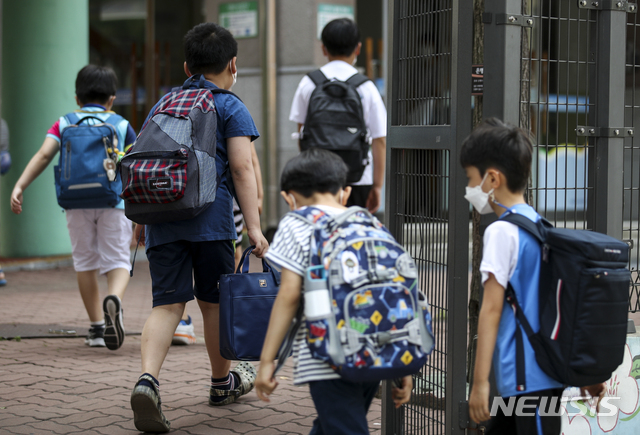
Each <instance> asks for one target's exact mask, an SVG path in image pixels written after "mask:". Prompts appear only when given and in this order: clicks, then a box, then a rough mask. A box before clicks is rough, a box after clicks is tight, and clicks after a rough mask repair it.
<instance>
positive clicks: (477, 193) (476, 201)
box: [464, 172, 494, 214]
mask: <svg viewBox="0 0 640 435" xmlns="http://www.w3.org/2000/svg"><path fill="white" fill-rule="evenodd" d="M487 175H489V173H488V172H487V173H486V174H484V178H483V179H482V181H481V182H480V184H479V185H477V186H476V187H469V186H467V187H466V188H465V190H466V194H465V195H464V199H466V200H467V201H469V202H470V203H471V205H473V207H474V208H475V209H476V210H477V211H478V213H480V214H489V213H492V212H493V209H492V208H491V204H490V203H489V197H491V199H492V200H494V197H493V189H491V190H490V191H489V192H486V193H485V192H483V191H482V185H483V184H484V180H486V179H487Z"/></svg>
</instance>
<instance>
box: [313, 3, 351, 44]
mask: <svg viewBox="0 0 640 435" xmlns="http://www.w3.org/2000/svg"><path fill="white" fill-rule="evenodd" d="M338 18H349V19H351V20H354V13H353V6H345V5H328V4H319V5H318V39H320V35H322V29H324V26H326V25H327V23H328V22H329V21H333V20H336V19H338Z"/></svg>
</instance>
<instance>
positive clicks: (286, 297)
mask: <svg viewBox="0 0 640 435" xmlns="http://www.w3.org/2000/svg"><path fill="white" fill-rule="evenodd" d="M347 171H348V169H347V166H346V164H345V163H344V162H343V160H342V159H341V158H340V157H339V156H338V155H337V154H334V153H332V152H330V151H326V150H322V149H317V148H312V149H309V150H307V151H304V152H302V153H300V154H299V155H298V156H296V157H294V158H293V159H291V160H290V161H289V162H288V163H287V164H286V166H285V167H284V170H283V172H282V177H281V179H280V183H281V188H282V192H281V195H282V197H283V198H284V200H285V201H286V202H287V204H289V207H290V208H291V210H296V209H298V208H303V207H307V206H313V207H316V208H318V209H320V210H322V211H323V212H324V213H326V214H328V215H330V216H332V215H337V214H339V213H341V212H342V211H344V210H345V209H346V207H345V206H344V204H346V202H347V199H348V197H349V194H350V193H351V187H349V186H346V181H347ZM345 186H346V187H345ZM312 231H313V227H312V226H311V225H309V224H307V223H305V222H303V221H301V220H300V219H296V218H294V217H291V216H285V217H284V218H283V219H282V221H281V222H280V225H279V226H278V231H277V232H276V234H275V236H274V239H273V243H272V244H271V247H270V249H269V251H268V252H267V255H266V258H267V259H268V260H269V261H271V262H273V263H275V264H277V265H278V266H281V267H282V281H281V284H280V290H279V292H278V297H277V298H276V301H275V303H274V306H273V310H272V311H271V319H270V321H269V329H268V330H267V335H266V338H265V342H264V346H263V348H262V355H261V358H260V368H259V371H258V375H257V378H256V386H255V388H256V392H257V393H258V397H259V398H260V399H261V400H264V401H266V402H268V401H269V397H268V396H269V395H270V394H271V393H272V392H273V391H274V390H275V388H276V387H277V382H276V380H275V379H274V376H273V374H274V369H275V364H274V359H275V358H276V354H277V352H278V349H279V348H280V344H281V343H282V341H283V339H284V337H285V334H286V333H287V331H288V329H289V326H290V325H291V321H292V319H293V318H294V316H295V314H296V311H297V310H298V306H299V304H300V300H301V296H302V292H303V285H302V284H303V277H304V275H305V273H306V269H307V266H308V263H309V249H310V241H311V233H312ZM302 325H303V326H302V327H301V328H300V329H299V330H298V333H297V335H296V338H295V341H294V345H293V364H294V381H293V382H294V384H296V385H300V384H305V383H308V384H309V389H310V392H311V397H312V398H313V403H314V405H315V407H316V411H317V412H318V417H317V418H316V419H315V421H314V422H313V428H312V430H311V432H310V433H311V434H313V435H320V434H331V435H335V434H368V433H369V429H368V424H367V411H368V410H369V405H370V404H371V401H372V400H373V397H374V395H375V393H376V391H377V390H378V384H379V383H378V382H347V381H345V380H342V379H341V377H340V375H339V374H338V373H336V372H335V371H334V370H333V369H332V368H331V366H330V365H329V364H328V363H326V362H323V361H320V360H317V359H314V358H312V356H311V353H310V351H309V348H308V347H307V344H306V342H305V335H306V334H307V331H306V327H305V326H304V322H302ZM411 388H412V381H411V376H406V377H405V378H403V380H402V387H401V388H394V389H393V396H394V402H395V404H396V406H400V405H402V404H403V403H406V402H408V401H409V398H410V395H411Z"/></svg>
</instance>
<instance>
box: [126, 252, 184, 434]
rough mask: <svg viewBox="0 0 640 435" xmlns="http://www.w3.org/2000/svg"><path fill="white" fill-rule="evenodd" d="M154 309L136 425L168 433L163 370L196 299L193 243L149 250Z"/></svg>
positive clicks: (145, 339)
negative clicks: (188, 308)
mask: <svg viewBox="0 0 640 435" xmlns="http://www.w3.org/2000/svg"><path fill="white" fill-rule="evenodd" d="M147 258H148V259H149V272H150V274H151V282H152V292H153V309H152V310H151V315H150V316H149V318H148V319H147V321H146V322H145V325H144V328H143V329H142V338H141V355H142V375H141V376H140V378H139V379H138V382H136V385H135V387H134V388H133V391H132V393H131V409H132V410H133V422H134V424H135V426H136V428H137V429H138V430H141V431H144V432H168V431H169V428H170V426H171V424H170V423H169V421H168V420H167V419H166V418H165V416H164V414H163V413H162V409H161V400H160V382H159V381H158V375H159V374H160V369H161V368H162V363H163V362H164V359H165V357H166V356H167V352H168V350H169V346H170V345H171V339H172V338H173V333H174V331H175V329H176V326H178V323H179V322H180V318H181V317H182V313H183V312H184V308H185V305H186V303H187V302H188V301H190V300H192V299H193V281H192V268H193V267H192V262H191V253H190V242H186V241H178V242H173V243H167V244H164V245H159V246H154V247H152V248H149V249H147Z"/></svg>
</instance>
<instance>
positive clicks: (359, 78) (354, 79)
mask: <svg viewBox="0 0 640 435" xmlns="http://www.w3.org/2000/svg"><path fill="white" fill-rule="evenodd" d="M369 80H370V79H369V77H367V76H365V75H364V74H360V73H355V74H354V75H352V76H351V77H349V79H348V80H347V81H346V82H345V83H347V84H349V85H351V86H353V87H354V88H357V87H358V86H360V85H362V84H363V83H365V82H368V81H369Z"/></svg>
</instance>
